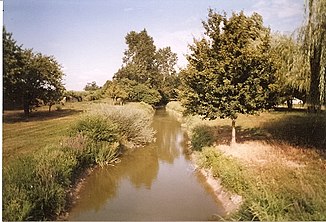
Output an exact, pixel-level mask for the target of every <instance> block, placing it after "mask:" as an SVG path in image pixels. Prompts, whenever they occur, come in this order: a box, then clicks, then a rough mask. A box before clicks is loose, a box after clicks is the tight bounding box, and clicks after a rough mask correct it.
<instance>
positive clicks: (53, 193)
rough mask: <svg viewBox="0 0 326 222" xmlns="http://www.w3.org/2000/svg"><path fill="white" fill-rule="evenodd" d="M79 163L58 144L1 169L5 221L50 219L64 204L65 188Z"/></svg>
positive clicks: (62, 208) (63, 207)
mask: <svg viewBox="0 0 326 222" xmlns="http://www.w3.org/2000/svg"><path fill="white" fill-rule="evenodd" d="M77 165H78V162H77V161H76V159H75V157H74V156H73V155H68V153H67V152H65V151H64V150H63V149H61V148H60V147H48V148H46V149H44V150H42V151H40V152H37V153H36V154H35V156H25V157H23V158H20V159H18V160H17V161H15V162H14V163H13V164H11V165H10V166H8V167H6V168H5V169H4V175H3V191H4V195H3V218H4V220H10V221H11V220H53V219H54V218H55V216H56V215H58V214H59V213H60V212H61V211H63V210H64V209H65V207H66V203H67V202H66V189H67V188H68V187H69V185H70V184H71V183H72V179H73V173H74V171H75V169H76V167H77Z"/></svg>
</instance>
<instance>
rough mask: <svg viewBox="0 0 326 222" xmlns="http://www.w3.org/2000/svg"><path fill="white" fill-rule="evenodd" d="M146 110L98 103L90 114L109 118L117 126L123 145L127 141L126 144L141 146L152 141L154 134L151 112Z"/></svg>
mask: <svg viewBox="0 0 326 222" xmlns="http://www.w3.org/2000/svg"><path fill="white" fill-rule="evenodd" d="M142 106H145V105H144V104H143V105H142ZM145 107H146V106H145ZM146 110H147V111H145V110H144V109H137V108H134V109H131V108H130V107H128V106H122V107H112V106H109V105H105V104H100V105H98V106H97V107H96V108H94V110H93V111H92V115H100V116H102V118H106V119H110V121H112V122H113V123H114V124H115V125H116V126H117V129H118V132H119V136H120V138H121V142H123V143H124V145H127V143H129V145H128V146H130V143H131V146H141V145H144V144H146V143H149V142H151V141H153V140H154V134H155V132H154V130H153V128H152V127H151V123H152V114H149V110H148V109H147V108H146Z"/></svg>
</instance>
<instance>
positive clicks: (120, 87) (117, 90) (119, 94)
mask: <svg viewBox="0 0 326 222" xmlns="http://www.w3.org/2000/svg"><path fill="white" fill-rule="evenodd" d="M134 84H137V83H136V82H135V83H134ZM132 85H133V81H132V80H129V79H121V80H120V81H117V80H113V81H110V80H108V81H106V83H105V84H104V86H103V91H104V94H105V95H107V96H109V97H110V98H112V99H114V100H116V99H117V98H122V99H123V100H126V99H127V98H128V97H129V91H130V87H131V86H132Z"/></svg>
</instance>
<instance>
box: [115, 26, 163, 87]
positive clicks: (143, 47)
mask: <svg viewBox="0 0 326 222" xmlns="http://www.w3.org/2000/svg"><path fill="white" fill-rule="evenodd" d="M125 39H126V44H127V45H128V49H127V50H126V51H125V52H124V57H123V63H124V66H122V68H121V69H120V70H119V71H118V72H117V73H116V74H115V76H114V78H115V79H122V78H127V79H130V80H134V81H136V82H137V83H141V84H146V85H148V86H149V87H157V86H158V83H159V82H160V80H161V79H160V78H159V76H158V70H157V67H155V62H154V61H155V52H156V46H155V45H154V40H153V38H152V37H151V36H149V35H148V33H147V31H146V29H144V30H143V31H141V32H139V33H137V32H135V31H131V32H129V33H128V34H127V36H126V38H125Z"/></svg>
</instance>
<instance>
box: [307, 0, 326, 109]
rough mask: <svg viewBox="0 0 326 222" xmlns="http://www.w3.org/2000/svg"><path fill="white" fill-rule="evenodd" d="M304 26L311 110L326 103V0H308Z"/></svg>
mask: <svg viewBox="0 0 326 222" xmlns="http://www.w3.org/2000/svg"><path fill="white" fill-rule="evenodd" d="M306 12H307V13H306V24H305V26H304V28H303V37H304V44H305V50H306V51H305V54H306V55H307V56H308V58H307V59H308V61H309V64H310V88H309V101H308V102H309V104H310V109H311V110H316V109H320V106H321V104H326V1H325V0H306Z"/></svg>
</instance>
